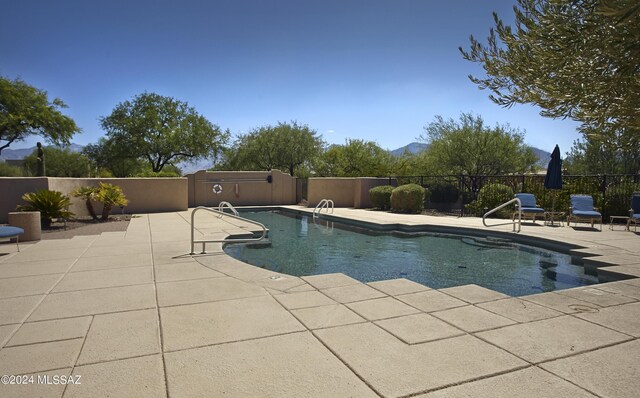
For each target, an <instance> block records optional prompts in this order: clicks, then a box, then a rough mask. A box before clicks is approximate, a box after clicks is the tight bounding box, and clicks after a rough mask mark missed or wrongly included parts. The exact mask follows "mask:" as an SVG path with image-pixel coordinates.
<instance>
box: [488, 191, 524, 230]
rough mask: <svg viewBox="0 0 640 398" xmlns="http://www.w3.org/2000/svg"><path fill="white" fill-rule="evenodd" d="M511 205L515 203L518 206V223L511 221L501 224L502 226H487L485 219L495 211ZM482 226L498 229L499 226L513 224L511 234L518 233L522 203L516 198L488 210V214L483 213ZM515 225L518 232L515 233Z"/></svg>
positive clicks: (520, 223) (520, 224)
mask: <svg viewBox="0 0 640 398" xmlns="http://www.w3.org/2000/svg"><path fill="white" fill-rule="evenodd" d="M512 203H517V204H518V221H515V220H514V221H511V222H507V223H502V224H493V225H487V223H486V221H485V219H486V218H487V217H488V216H489V215H491V214H493V213H495V212H496V211H498V210H500V209H502V208H504V207H507V206H509V205H510V204H512ZM482 224H483V225H484V226H485V227H498V226H500V225H509V224H513V232H520V229H521V226H522V202H520V199H518V198H513V199H511V200H510V201H508V202H506V203H503V204H501V205H500V206H498V207H496V208H495V209H492V210H489V211H488V212H486V213H484V215H483V216H482ZM516 224H518V230H517V231H516Z"/></svg>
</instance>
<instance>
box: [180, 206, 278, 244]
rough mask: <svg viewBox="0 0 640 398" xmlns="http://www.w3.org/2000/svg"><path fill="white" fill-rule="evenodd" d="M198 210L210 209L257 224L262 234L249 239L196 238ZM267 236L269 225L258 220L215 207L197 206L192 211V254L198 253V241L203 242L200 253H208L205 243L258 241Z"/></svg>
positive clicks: (219, 213) (220, 214) (215, 212)
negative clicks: (195, 218)
mask: <svg viewBox="0 0 640 398" xmlns="http://www.w3.org/2000/svg"><path fill="white" fill-rule="evenodd" d="M198 210H206V211H209V212H211V213H214V214H217V215H218V216H219V217H220V218H222V216H227V217H231V218H235V219H237V220H240V221H244V222H247V223H249V224H253V225H257V226H258V227H260V228H262V235H260V237H258V238H247V239H233V240H228V239H200V240H196V239H195V225H194V217H195V214H196V212H197V211H198ZM266 237H267V227H265V225H264V224H262V223H259V222H257V221H253V220H249V219H248V218H244V217H240V216H236V215H233V214H229V213H225V212H223V211H220V210H218V209H213V208H210V207H204V206H199V207H196V208H195V209H193V211H192V212H191V252H190V253H189V254H190V255H192V256H193V255H195V254H196V252H195V244H196V243H202V252H201V253H200V254H207V251H206V250H205V244H207V243H217V242H218V243H219V242H234V243H246V242H258V241H261V240H263V239H264V238H266Z"/></svg>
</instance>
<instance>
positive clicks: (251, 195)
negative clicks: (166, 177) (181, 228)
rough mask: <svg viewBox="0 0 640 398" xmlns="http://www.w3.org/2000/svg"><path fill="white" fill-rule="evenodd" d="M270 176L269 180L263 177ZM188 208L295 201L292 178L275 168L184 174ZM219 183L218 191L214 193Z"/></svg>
mask: <svg viewBox="0 0 640 398" xmlns="http://www.w3.org/2000/svg"><path fill="white" fill-rule="evenodd" d="M269 176H271V183H269V182H268V181H267V178H268V177H269ZM187 179H188V180H189V189H188V190H189V200H188V203H189V207H196V206H210V207H211V206H217V205H218V204H219V203H220V202H222V201H226V202H229V203H231V204H232V205H234V206H253V205H262V206H264V205H287V204H295V200H296V178H295V177H291V176H290V175H289V174H285V173H282V172H281V171H279V170H271V171H205V170H201V171H198V172H196V173H194V174H190V175H187ZM215 185H220V187H221V188H222V191H221V192H220V193H214V192H213V187H214V186H215Z"/></svg>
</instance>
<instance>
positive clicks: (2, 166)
mask: <svg viewBox="0 0 640 398" xmlns="http://www.w3.org/2000/svg"><path fill="white" fill-rule="evenodd" d="M24 176H25V172H24V170H23V169H22V168H20V167H16V166H11V165H10V164H8V163H7V162H0V177H24Z"/></svg>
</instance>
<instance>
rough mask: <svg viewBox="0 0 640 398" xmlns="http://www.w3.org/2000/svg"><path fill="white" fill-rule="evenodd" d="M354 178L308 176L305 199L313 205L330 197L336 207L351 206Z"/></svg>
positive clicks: (352, 202) (353, 197) (353, 198)
mask: <svg viewBox="0 0 640 398" xmlns="http://www.w3.org/2000/svg"><path fill="white" fill-rule="evenodd" d="M355 181H356V179H355V178H326V177H313V178H309V181H308V185H307V200H308V202H309V207H315V206H316V205H317V204H318V203H320V201H321V200H322V199H331V200H333V203H334V205H335V206H336V207H352V206H353V204H354V200H355V195H354V193H355V191H354V189H355Z"/></svg>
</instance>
